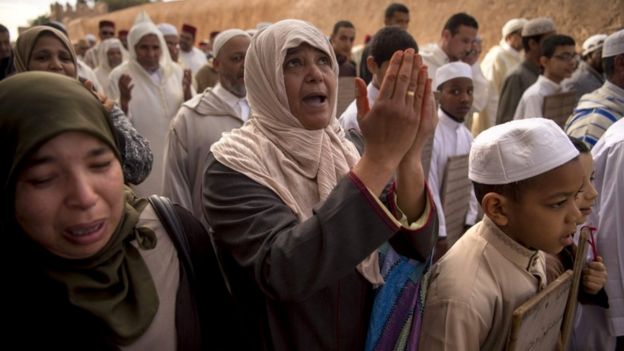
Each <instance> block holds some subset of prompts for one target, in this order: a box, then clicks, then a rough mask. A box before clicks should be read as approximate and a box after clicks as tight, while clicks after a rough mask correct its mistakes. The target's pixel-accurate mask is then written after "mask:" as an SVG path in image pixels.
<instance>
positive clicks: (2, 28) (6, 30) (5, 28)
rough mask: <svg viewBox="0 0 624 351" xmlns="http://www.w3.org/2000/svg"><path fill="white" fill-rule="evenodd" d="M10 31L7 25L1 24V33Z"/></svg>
mask: <svg viewBox="0 0 624 351" xmlns="http://www.w3.org/2000/svg"><path fill="white" fill-rule="evenodd" d="M8 31H9V29H8V28H7V27H5V26H4V25H3V24H0V33H6V32H8Z"/></svg>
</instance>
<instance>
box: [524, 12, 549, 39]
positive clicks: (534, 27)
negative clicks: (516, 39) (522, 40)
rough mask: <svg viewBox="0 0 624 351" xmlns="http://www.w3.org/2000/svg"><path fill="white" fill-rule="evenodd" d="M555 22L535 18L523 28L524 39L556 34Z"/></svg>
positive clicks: (544, 18)
mask: <svg viewBox="0 0 624 351" xmlns="http://www.w3.org/2000/svg"><path fill="white" fill-rule="evenodd" d="M556 31H557V28H555V22H553V21H552V20H551V19H550V18H547V17H540V18H534V19H532V20H530V21H528V22H527V23H526V24H525V25H524V27H522V36H523V37H532V36H534V35H540V34H546V33H550V32H556Z"/></svg>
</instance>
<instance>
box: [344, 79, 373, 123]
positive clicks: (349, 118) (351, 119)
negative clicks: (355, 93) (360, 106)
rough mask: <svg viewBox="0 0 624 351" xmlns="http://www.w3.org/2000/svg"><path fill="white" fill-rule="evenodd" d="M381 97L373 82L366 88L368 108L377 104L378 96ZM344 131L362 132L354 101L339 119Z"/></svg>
mask: <svg viewBox="0 0 624 351" xmlns="http://www.w3.org/2000/svg"><path fill="white" fill-rule="evenodd" d="M378 95H379V89H377V88H375V86H374V85H373V82H370V83H369V84H368V87H366V97H367V98H368V106H370V107H371V108H372V107H373V105H374V104H375V100H377V96H378ZM338 122H340V125H341V126H342V129H344V130H345V131H348V130H351V129H355V130H357V131H358V132H359V131H360V125H359V124H358V121H357V106H356V105H355V100H353V101H352V102H351V103H350V104H349V106H347V109H346V110H345V111H344V112H343V113H342V115H341V116H340V118H339V119H338Z"/></svg>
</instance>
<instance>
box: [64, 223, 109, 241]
mask: <svg viewBox="0 0 624 351" xmlns="http://www.w3.org/2000/svg"><path fill="white" fill-rule="evenodd" d="M103 226H104V221H103V220H102V221H97V222H95V223H92V224H87V225H76V226H71V227H68V228H66V229H65V233H67V234H69V235H70V236H75V237H81V236H86V235H89V234H93V233H95V232H97V231H98V230H100V229H102V227H103Z"/></svg>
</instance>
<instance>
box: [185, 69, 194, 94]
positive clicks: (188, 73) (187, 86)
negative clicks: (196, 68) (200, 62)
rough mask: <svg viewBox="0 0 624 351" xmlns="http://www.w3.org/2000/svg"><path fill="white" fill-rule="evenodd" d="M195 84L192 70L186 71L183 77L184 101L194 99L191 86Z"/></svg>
mask: <svg viewBox="0 0 624 351" xmlns="http://www.w3.org/2000/svg"><path fill="white" fill-rule="evenodd" d="M192 83H193V74H192V72H191V70H190V69H185V70H184V76H183V77H182V93H183V94H184V101H186V100H189V99H190V98H192V97H193V94H192V93H191V84H192Z"/></svg>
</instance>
